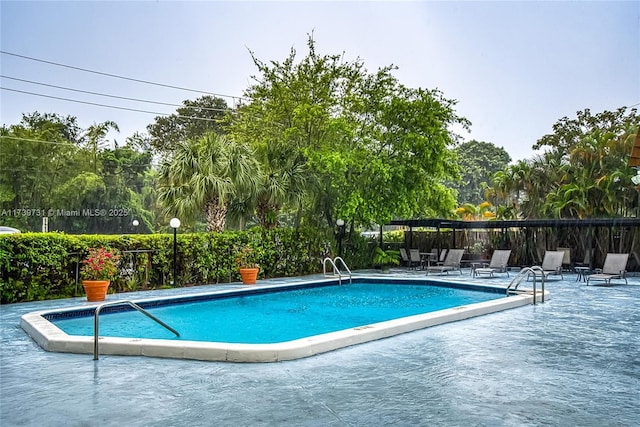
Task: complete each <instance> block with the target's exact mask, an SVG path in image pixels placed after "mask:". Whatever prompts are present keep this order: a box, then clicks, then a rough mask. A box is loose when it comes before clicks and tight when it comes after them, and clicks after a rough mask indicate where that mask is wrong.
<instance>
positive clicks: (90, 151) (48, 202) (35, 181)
mask: <svg viewBox="0 0 640 427" xmlns="http://www.w3.org/2000/svg"><path fill="white" fill-rule="evenodd" d="M109 129H117V124H115V123H114V122H110V121H108V122H104V123H100V124H94V125H92V126H90V127H89V128H88V129H86V130H84V129H81V128H80V126H79V125H78V124H77V121H76V118H75V117H71V116H67V117H61V116H59V115H57V114H40V113H38V112H35V113H32V114H25V115H23V118H22V120H21V121H20V123H18V124H15V125H10V126H3V127H2V128H1V129H0V211H2V212H3V218H2V222H3V224H6V225H12V226H15V227H17V228H19V229H21V230H25V231H26V230H32V231H35V230H40V229H41V227H42V217H45V216H46V217H49V229H50V230H61V231H66V232H76V233H92V232H102V233H109V232H123V231H129V230H130V229H131V221H132V218H135V219H138V220H139V222H140V223H141V225H142V227H140V229H139V230H140V231H143V232H144V231H149V230H151V229H152V228H153V218H152V215H151V213H150V212H149V211H148V210H147V209H145V208H144V203H143V198H142V195H141V192H142V187H143V186H144V183H143V179H144V176H145V175H146V174H147V173H148V171H149V169H150V168H151V154H150V153H148V152H147V153H145V152H142V151H140V150H139V149H137V146H136V143H134V141H133V140H128V141H127V144H126V145H125V146H124V147H115V148H109V147H108V146H107V144H106V141H105V135H106V133H107V132H108V130H109ZM103 212H104V215H103V214H102V213H103ZM89 213H93V214H94V215H91V216H89V215H88V214H89ZM96 213H97V214H96Z"/></svg>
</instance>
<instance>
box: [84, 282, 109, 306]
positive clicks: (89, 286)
mask: <svg viewBox="0 0 640 427" xmlns="http://www.w3.org/2000/svg"><path fill="white" fill-rule="evenodd" d="M110 283H111V281H110V280H83V281H82V287H83V288H84V293H85V294H87V301H90V302H95V301H104V298H105V296H106V295H107V289H108V288H109V284H110Z"/></svg>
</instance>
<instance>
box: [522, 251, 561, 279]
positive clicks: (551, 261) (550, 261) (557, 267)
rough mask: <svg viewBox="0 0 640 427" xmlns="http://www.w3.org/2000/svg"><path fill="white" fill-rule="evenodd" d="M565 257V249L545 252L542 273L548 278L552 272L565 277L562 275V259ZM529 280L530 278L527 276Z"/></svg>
mask: <svg viewBox="0 0 640 427" xmlns="http://www.w3.org/2000/svg"><path fill="white" fill-rule="evenodd" d="M563 259H564V251H546V252H545V253H544V259H543V260H542V265H541V266H540V268H542V274H543V275H544V278H545V279H546V278H547V277H549V276H550V275H552V274H559V275H560V278H561V279H564V276H563V275H562V260H563ZM527 280H528V278H527Z"/></svg>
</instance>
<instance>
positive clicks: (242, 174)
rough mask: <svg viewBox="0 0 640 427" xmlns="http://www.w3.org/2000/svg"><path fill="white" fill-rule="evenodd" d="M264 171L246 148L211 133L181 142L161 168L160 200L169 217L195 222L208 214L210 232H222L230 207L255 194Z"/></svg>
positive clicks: (243, 145)
mask: <svg viewBox="0 0 640 427" xmlns="http://www.w3.org/2000/svg"><path fill="white" fill-rule="evenodd" d="M259 181H260V168H259V165H258V162H257V160H256V157H255V155H254V153H253V151H252V150H251V149H250V148H249V147H248V146H247V145H246V144H241V143H237V142H235V141H233V140H227V139H226V138H225V137H223V136H220V135H217V134H214V133H208V134H206V135H205V136H203V137H202V138H200V139H198V140H195V141H193V140H192V141H186V142H182V143H179V144H178V145H177V147H176V149H175V151H174V155H173V157H172V158H171V159H169V160H168V161H166V162H165V163H163V164H162V166H161V168H160V178H159V182H160V188H159V195H158V200H159V202H160V203H161V204H162V205H163V206H164V208H165V213H166V214H176V215H178V216H180V217H182V218H184V219H187V220H192V219H194V218H195V216H196V215H197V214H199V213H204V215H205V219H206V223H207V231H222V230H224V227H225V223H226V215H227V211H228V209H229V204H230V203H231V202H232V201H233V200H234V199H236V198H241V197H242V195H243V194H255V192H256V188H257V185H258V182H259Z"/></svg>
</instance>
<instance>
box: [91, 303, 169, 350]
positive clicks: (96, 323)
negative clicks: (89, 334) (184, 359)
mask: <svg viewBox="0 0 640 427" xmlns="http://www.w3.org/2000/svg"><path fill="white" fill-rule="evenodd" d="M123 304H127V305H129V306H131V307H132V308H134V309H136V310H138V311H139V312H140V313H142V314H144V315H145V316H147V317H148V318H150V319H151V320H153V321H155V322H157V323H158V324H160V325H161V326H164V327H165V328H167V329H168V330H170V331H171V332H173V333H174V334H176V336H177V337H179V336H180V333H179V332H178V331H176V330H175V329H173V328H172V327H171V326H169V325H167V324H166V323H164V322H163V321H162V320H160V319H158V318H157V317H156V316H154V315H153V314H151V313H149V312H148V311H147V310H145V309H144V308H142V307H140V306H139V305H138V304H136V303H135V302H133V301H127V300H123V301H113V302H106V303H103V304H100V305H99V306H97V307H96V311H95V313H94V314H93V360H98V353H99V351H98V335H99V334H98V331H99V320H98V319H99V318H100V311H101V310H102V309H103V308H104V307H109V306H114V305H123Z"/></svg>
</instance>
